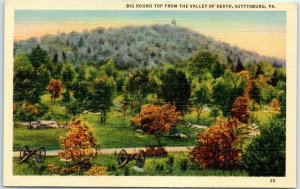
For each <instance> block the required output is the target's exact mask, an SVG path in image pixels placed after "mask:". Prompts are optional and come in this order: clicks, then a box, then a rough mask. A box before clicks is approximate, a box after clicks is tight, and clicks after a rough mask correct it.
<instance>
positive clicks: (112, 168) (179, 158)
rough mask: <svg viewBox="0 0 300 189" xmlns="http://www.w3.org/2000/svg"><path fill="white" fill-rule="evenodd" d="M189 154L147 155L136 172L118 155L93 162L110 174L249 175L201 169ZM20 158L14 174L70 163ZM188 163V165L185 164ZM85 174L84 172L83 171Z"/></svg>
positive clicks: (39, 172)
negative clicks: (120, 163)
mask: <svg viewBox="0 0 300 189" xmlns="http://www.w3.org/2000/svg"><path fill="white" fill-rule="evenodd" d="M187 156H188V154H187V153H183V152H177V153H170V154H169V155H168V156H166V157H146V161H145V164H144V172H136V171H135V170H134V169H133V168H132V167H134V166H135V161H131V162H129V163H128V164H127V165H126V166H125V167H123V168H118V164H117V159H116V158H117V157H116V155H114V154H111V155H99V156H98V157H97V158H95V159H93V160H92V164H96V165H101V166H105V167H107V168H108V175H112V176H113V175H115V176H124V175H126V176H127V175H135V176H152V175H155V176H166V175H169V176H247V172H245V171H243V170H221V169H205V170H199V169H198V168H197V167H195V166H194V165H192V164H190V163H189V162H188V163H187V164H186V163H185V162H186V159H187ZM170 157H173V158H174V163H173V164H171V163H168V161H169V159H170ZM18 161H19V159H18V158H14V159H13V162H14V163H13V174H14V175H49V174H50V172H49V171H48V169H47V166H48V165H49V164H55V165H56V166H57V167H64V166H66V165H68V163H66V162H61V161H60V160H59V158H58V157H56V156H50V157H46V159H45V162H44V163H41V164H37V163H35V164H32V163H30V161H29V163H23V164H17V162H18ZM185 165H187V166H185ZM83 174H84V173H83Z"/></svg>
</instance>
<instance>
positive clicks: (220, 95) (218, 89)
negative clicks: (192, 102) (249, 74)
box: [212, 70, 246, 116]
mask: <svg viewBox="0 0 300 189" xmlns="http://www.w3.org/2000/svg"><path fill="white" fill-rule="evenodd" d="M245 84H246V80H245V79H243V78H242V77H239V76H237V75H235V74H234V73H232V72H231V71H230V70H227V71H226V72H225V74H224V75H223V76H222V77H220V78H218V79H216V81H215V83H214V85H213V90H212V93H213V100H214V104H215V105H217V106H219V108H220V109H221V110H222V112H223V115H225V116H229V115H230V110H231V107H232V105H233V103H234V100H235V99H236V98H237V97H238V96H242V95H243V93H244V88H245Z"/></svg>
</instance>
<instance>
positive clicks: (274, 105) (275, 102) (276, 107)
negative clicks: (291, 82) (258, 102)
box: [270, 98, 280, 112]
mask: <svg viewBox="0 0 300 189" xmlns="http://www.w3.org/2000/svg"><path fill="white" fill-rule="evenodd" d="M270 107H271V109H272V110H273V111H276V112H278V111H279V110H280V102H279V100H278V99H276V98H273V99H272V101H271V103H270Z"/></svg>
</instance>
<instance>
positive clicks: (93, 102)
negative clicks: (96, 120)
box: [87, 76, 116, 124]
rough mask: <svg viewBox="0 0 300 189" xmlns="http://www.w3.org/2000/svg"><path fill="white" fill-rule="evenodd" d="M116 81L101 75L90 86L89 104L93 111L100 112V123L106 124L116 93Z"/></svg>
mask: <svg viewBox="0 0 300 189" xmlns="http://www.w3.org/2000/svg"><path fill="white" fill-rule="evenodd" d="M115 88H116V86H115V82H114V80H113V79H112V78H108V77H103V76H99V77H98V78H96V79H95V80H94V81H93V83H92V84H91V86H90V94H89V97H88V102H87V106H88V107H89V109H90V110H91V111H94V112H100V123H101V124H105V122H106V119H107V112H108V111H109V109H110V106H111V105H112V100H113V96H114V93H115Z"/></svg>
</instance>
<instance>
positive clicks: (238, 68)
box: [235, 58, 245, 72]
mask: <svg viewBox="0 0 300 189" xmlns="http://www.w3.org/2000/svg"><path fill="white" fill-rule="evenodd" d="M244 69H245V68H244V66H243V63H242V61H241V59H240V58H238V59H237V63H236V67H235V70H236V71H237V72H241V71H243V70H244Z"/></svg>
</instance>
